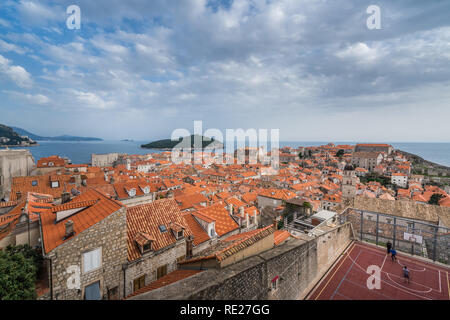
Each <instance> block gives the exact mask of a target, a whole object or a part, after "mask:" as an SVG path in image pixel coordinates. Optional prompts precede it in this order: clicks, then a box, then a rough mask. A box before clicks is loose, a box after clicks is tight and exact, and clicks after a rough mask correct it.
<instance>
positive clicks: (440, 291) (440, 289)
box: [373, 251, 442, 293]
mask: <svg viewBox="0 0 450 320" xmlns="http://www.w3.org/2000/svg"><path fill="white" fill-rule="evenodd" d="M373 253H374V254H376V255H378V256H380V257H382V256H383V255H384V254H381V253H380V252H376V251H373ZM385 258H386V256H385ZM397 262H398V264H399V265H400V266H402V267H403V266H404V265H402V264H401V263H400V262H399V259H397ZM411 263H412V264H414V261H411ZM383 265H384V264H383ZM382 269H383V268H381V269H380V270H382ZM409 270H411V271H417V272H424V271H428V272H434V271H438V274H437V276H438V280H439V281H438V282H439V290H438V289H435V288H432V287H430V286H428V285H425V284H422V283H419V282H414V281H411V283H415V284H418V285H420V286H423V287H427V288H431V289H433V291H436V292H439V293H442V287H441V277H440V272H441V270H439V269H435V270H430V269H427V268H424V269H423V270H417V269H413V268H409ZM383 272H386V271H383ZM391 274H392V275H394V276H396V277H398V276H397V275H395V274H393V273H391Z"/></svg>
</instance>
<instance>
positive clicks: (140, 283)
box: [133, 274, 145, 291]
mask: <svg viewBox="0 0 450 320" xmlns="http://www.w3.org/2000/svg"><path fill="white" fill-rule="evenodd" d="M144 286H145V274H144V275H143V276H140V277H139V278H136V279H134V281H133V291H136V290H139V289H140V288H143V287H144Z"/></svg>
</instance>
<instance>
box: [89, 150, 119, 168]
mask: <svg viewBox="0 0 450 320" xmlns="http://www.w3.org/2000/svg"><path fill="white" fill-rule="evenodd" d="M117 159H119V154H118V153H105V154H95V153H93V154H92V155H91V164H92V166H93V167H112V166H113V165H114V163H115V162H116V161H117Z"/></svg>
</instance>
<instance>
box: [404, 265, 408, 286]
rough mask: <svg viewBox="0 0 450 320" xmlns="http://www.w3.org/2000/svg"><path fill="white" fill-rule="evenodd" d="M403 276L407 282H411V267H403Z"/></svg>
mask: <svg viewBox="0 0 450 320" xmlns="http://www.w3.org/2000/svg"><path fill="white" fill-rule="evenodd" d="M403 277H404V278H405V282H406V281H407V282H408V283H409V269H408V267H407V266H404V267H403Z"/></svg>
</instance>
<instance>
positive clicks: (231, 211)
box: [228, 203, 233, 216]
mask: <svg viewBox="0 0 450 320" xmlns="http://www.w3.org/2000/svg"><path fill="white" fill-rule="evenodd" d="M228 213H229V214H230V216H231V215H233V205H232V204H231V203H230V204H228Z"/></svg>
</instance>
